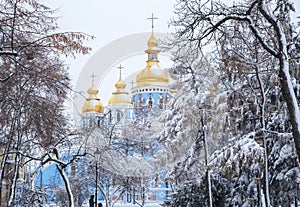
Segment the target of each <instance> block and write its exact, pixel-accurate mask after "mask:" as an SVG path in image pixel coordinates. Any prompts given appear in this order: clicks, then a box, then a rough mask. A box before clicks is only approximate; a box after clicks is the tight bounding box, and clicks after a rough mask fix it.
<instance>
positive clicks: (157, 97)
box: [132, 92, 168, 109]
mask: <svg viewBox="0 0 300 207" xmlns="http://www.w3.org/2000/svg"><path fill="white" fill-rule="evenodd" d="M167 99H168V94H167V93H165V92H151V93H138V94H134V95H133V98H132V102H133V103H134V106H135V108H137V107H139V106H141V105H142V106H145V105H149V103H150V102H152V103H151V106H152V107H153V108H154V107H155V108H161V109H165V105H166V102H167Z"/></svg>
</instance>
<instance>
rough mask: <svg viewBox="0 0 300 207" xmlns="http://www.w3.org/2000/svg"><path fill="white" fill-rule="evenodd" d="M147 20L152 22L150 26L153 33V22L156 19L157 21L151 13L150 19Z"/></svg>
mask: <svg viewBox="0 0 300 207" xmlns="http://www.w3.org/2000/svg"><path fill="white" fill-rule="evenodd" d="M147 19H149V20H150V19H151V22H152V24H151V28H152V31H153V28H154V20H156V19H158V18H157V17H154V15H153V13H152V15H151V17H149V18H147Z"/></svg>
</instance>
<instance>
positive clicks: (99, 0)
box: [47, 0, 176, 104]
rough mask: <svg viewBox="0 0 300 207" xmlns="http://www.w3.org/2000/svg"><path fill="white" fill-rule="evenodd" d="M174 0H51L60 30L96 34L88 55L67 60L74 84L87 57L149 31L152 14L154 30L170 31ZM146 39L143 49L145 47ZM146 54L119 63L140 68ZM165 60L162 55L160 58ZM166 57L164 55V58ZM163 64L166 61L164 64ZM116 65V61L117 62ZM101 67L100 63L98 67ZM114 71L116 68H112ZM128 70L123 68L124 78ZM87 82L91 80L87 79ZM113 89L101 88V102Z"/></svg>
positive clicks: (112, 78) (167, 64)
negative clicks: (152, 15)
mask: <svg viewBox="0 0 300 207" xmlns="http://www.w3.org/2000/svg"><path fill="white" fill-rule="evenodd" d="M175 3H176V0H109V1H108V0H85V1H83V0H76V1H75V0H52V1H51V2H50V3H48V2H47V4H49V6H51V7H52V8H59V11H58V13H57V15H58V16H60V20H59V26H60V28H61V30H62V31H77V32H84V33H86V34H90V35H93V36H95V37H96V38H95V40H93V41H91V42H89V43H88V45H89V46H91V47H92V49H93V51H92V52H91V54H89V55H85V56H83V55H78V56H77V57H76V59H68V61H67V63H68V64H69V65H70V76H71V78H72V80H73V81H72V83H73V85H75V84H76V81H77V79H78V76H79V73H80V71H81V70H82V69H83V68H84V66H85V64H86V63H87V62H88V60H89V58H90V57H91V56H92V55H93V54H94V53H95V52H97V51H98V50H100V49H101V48H102V47H103V46H105V45H106V44H108V43H110V42H112V41H115V40H116V39H118V38H121V37H124V36H127V35H132V34H135V33H143V32H150V31H151V22H150V20H147V18H148V17H150V16H151V14H152V13H153V14H154V16H155V17H158V20H156V21H155V31H156V32H161V33H167V32H169V31H170V29H169V28H168V22H169V21H170V18H171V17H172V15H173V7H174V5H175ZM146 41H147V40H145V49H146V47H147V45H146ZM146 58H147V56H146V55H145V56H142V55H139V57H132V60H131V61H128V60H127V61H125V62H121V64H122V65H123V66H124V69H125V70H127V69H128V68H131V69H135V71H137V70H141V69H143V68H144V67H145V61H146ZM162 59H164V58H163V57H161V60H162ZM165 59H166V58H165ZM164 63H165V64H164ZM170 64H171V61H170V60H169V59H168V58H167V59H166V61H161V64H160V65H161V67H162V68H164V67H170V66H171V65H170ZM116 65H117V66H118V65H119V63H116ZM99 67H101V66H99ZM115 72H116V74H118V70H117V69H115ZM127 74H128V73H126V71H124V76H123V77H126V75H127ZM95 75H97V74H95ZM87 81H90V80H87ZM116 81H117V80H116V78H115V75H110V76H109V74H108V78H106V83H103V84H111V86H112V87H111V90H112V91H114V90H115V88H114V84H115V82H116ZM112 91H109V92H108V91H103V90H101V85H100V86H99V94H98V95H99V97H100V98H101V100H102V102H103V104H107V101H108V99H109V97H110V95H111V92H112Z"/></svg>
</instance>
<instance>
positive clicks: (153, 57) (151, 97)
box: [131, 14, 171, 112]
mask: <svg viewBox="0 0 300 207" xmlns="http://www.w3.org/2000/svg"><path fill="white" fill-rule="evenodd" d="M148 19H151V20H152V33H151V36H150V38H149V40H148V41H147V46H148V48H147V50H146V51H145V53H147V55H148V59H147V61H146V67H145V68H144V69H143V70H141V71H140V72H139V73H138V75H137V76H136V83H137V85H136V86H135V87H133V88H132V89H131V93H132V96H133V97H132V102H133V105H134V110H135V112H138V111H141V110H143V111H144V110H145V109H150V108H159V109H165V108H166V103H167V100H168V98H169V94H170V93H171V92H170V89H169V76H168V74H167V73H166V72H165V71H164V70H162V69H161V68H160V67H159V60H158V53H159V52H160V50H159V48H158V40H157V39H156V38H155V36H154V26H153V21H154V19H157V18H155V17H153V14H152V16H151V18H148ZM146 111H147V110H146Z"/></svg>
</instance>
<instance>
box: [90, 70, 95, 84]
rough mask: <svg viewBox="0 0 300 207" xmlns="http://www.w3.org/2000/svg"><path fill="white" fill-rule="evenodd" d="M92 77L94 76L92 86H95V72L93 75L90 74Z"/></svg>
mask: <svg viewBox="0 0 300 207" xmlns="http://www.w3.org/2000/svg"><path fill="white" fill-rule="evenodd" d="M90 77H91V78H92V86H94V80H95V77H96V76H95V74H94V73H93V74H92V75H91V76H90Z"/></svg>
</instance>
